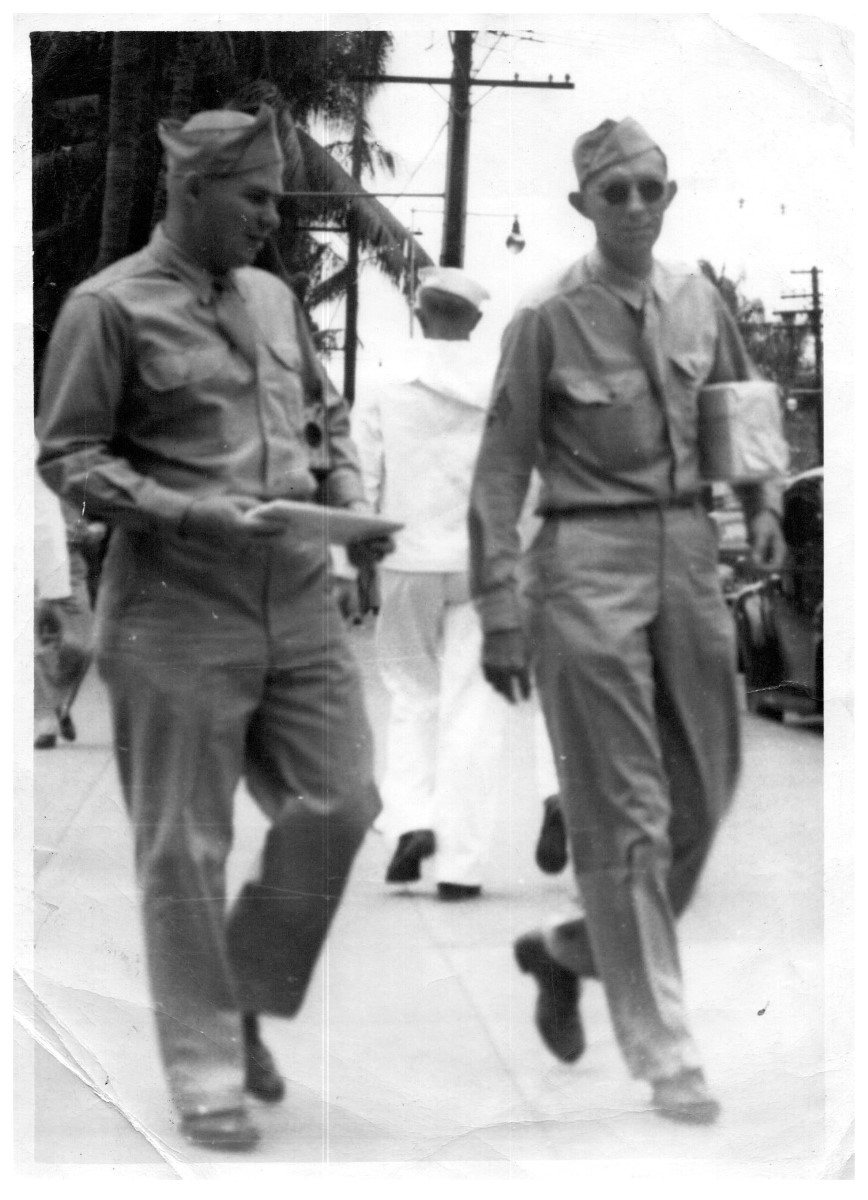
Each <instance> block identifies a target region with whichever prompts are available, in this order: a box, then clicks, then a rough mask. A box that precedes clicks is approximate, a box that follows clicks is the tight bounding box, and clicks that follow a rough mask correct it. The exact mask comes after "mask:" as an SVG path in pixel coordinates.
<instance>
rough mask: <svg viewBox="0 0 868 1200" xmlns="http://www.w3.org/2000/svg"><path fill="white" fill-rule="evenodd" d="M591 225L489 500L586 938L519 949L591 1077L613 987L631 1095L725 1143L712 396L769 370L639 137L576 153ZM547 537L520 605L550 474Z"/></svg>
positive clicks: (479, 587)
mask: <svg viewBox="0 0 868 1200" xmlns="http://www.w3.org/2000/svg"><path fill="white" fill-rule="evenodd" d="M573 157H574V164H575V168H576V172H577V175H578V181H579V191H578V192H575V193H572V194H571V196H570V202H571V204H572V205H573V207H574V208H575V209H576V210H577V211H578V212H580V213H581V214H582V215H583V216H585V217H586V218H587V219H588V220H590V221H591V222H592V223H593V225H594V227H595V230H596V234H597V244H596V247H595V248H594V250H593V251H592V252H591V253H590V254H589V255H588V256H587V257H586V258H584V259H582V260H580V261H579V262H577V263H575V264H574V265H573V266H571V267H570V268H568V270H567V271H566V272H564V274H563V275H562V276H561V277H560V278H559V279H558V280H557V281H556V282H555V283H554V284H553V285H552V286H551V287H550V288H549V289H547V290H546V291H545V292H544V293H543V294H540V295H539V296H537V297H536V298H535V299H533V300H532V301H530V302H528V303H526V304H524V305H522V306H521V307H520V309H519V311H518V312H517V313H516V315H515V317H514V318H513V320H512V322H511V324H510V325H509V327H508V328H507V330H506V333H505V335H504V339H503V345H502V353H501V361H500V366H499V369H498V373H497V377H496V380H495V385H494V396H493V401H492V413H491V417H490V421H489V424H488V427H487V429H486V433H485V435H484V438H483V443H482V447H481V451H480V455H479V459H478V462H477V467H476V474H475V479H474V484H473V489H472V495H471V506H470V529H471V555H472V588H473V593H474V596H475V598H476V602H477V606H478V609H479V612H480V616H481V619H482V624H483V629H484V631H485V637H484V646H483V666H484V670H485V672H486V675H487V678H488V679H489V682H490V683H491V684H492V685H493V686H494V687H495V688H496V689H497V690H499V691H501V692H502V693H503V694H504V695H506V696H507V697H510V696H512V694H513V689H514V688H515V687H516V686H517V687H518V688H519V689H520V690H521V691H523V692H524V693H525V694H526V693H527V691H528V688H529V671H530V668H531V667H532V669H533V672H534V675H535V678H536V680H537V683H538V686H539V691H540V696H541V700H542V705H543V709H544V711H545V715H546V722H547V725H548V729H549V734H550V736H551V740H552V744H553V747H554V750H555V758H556V761H557V763H558V764H559V776H560V795H561V803H562V806H563V810H564V815H565V819H566V824H567V829H568V834H569V840H570V851H571V857H572V860H573V863H574V867H575V871H576V877H577V881H578V885H579V892H580V895H581V898H582V903H583V905H584V909H585V914H584V916H583V917H582V918H577V919H576V920H574V921H571V922H566V923H564V924H561V925H557V926H554V927H552V928H549V929H546V930H541V931H538V932H535V933H531V934H528V935H525V936H524V937H523V938H520V939H519V941H518V942H517V944H516V955H517V958H518V962H519V965H520V966H521V968H522V969H523V970H524V971H527V972H529V973H530V974H532V975H533V976H534V977H535V978H536V980H537V982H538V984H539V988H540V991H539V997H538V1001H537V1013H536V1016H537V1024H538V1027H539V1030H540V1033H541V1034H542V1036H543V1038H544V1040H545V1041H546V1043H547V1045H548V1046H549V1048H550V1049H551V1050H552V1051H553V1052H554V1053H555V1054H557V1055H558V1056H559V1057H561V1058H563V1059H565V1060H568V1061H574V1060H575V1059H576V1058H578V1057H579V1055H580V1054H581V1053H582V1050H583V1048H584V1032H583V1029H582V1025H581V1021H580V1018H579V1013H578V1000H579V996H580V987H581V980H582V979H583V978H588V977H599V978H600V979H601V980H602V982H603V986H604V988H605V990H606V996H607V1000H608V1003H609V1008H610V1012H611V1016H612V1020H613V1024H614V1027H615V1033H616V1036H617V1038H618V1042H619V1044H620V1046H621V1050H622V1052H623V1054H624V1057H625V1059H626V1061H627V1064H628V1066H629V1069H630V1071H631V1073H632V1074H633V1075H634V1076H636V1077H637V1078H641V1079H647V1080H648V1081H649V1082H650V1083H651V1085H652V1090H653V1102H654V1104H655V1107H656V1108H657V1110H658V1111H659V1112H660V1113H661V1114H662V1115H664V1116H666V1117H670V1118H673V1119H676V1120H684V1121H694V1122H708V1121H712V1120H714V1119H715V1117H716V1116H717V1113H718V1110H719V1105H718V1103H717V1101H716V1100H715V1099H714V1098H713V1097H712V1095H711V1094H710V1092H709V1090H708V1087H707V1084H706V1082H705V1079H704V1076H703V1072H702V1069H701V1062H700V1056H699V1051H698V1048H697V1046H696V1045H695V1043H694V1040H693V1038H692V1035H691V1032H690V1029H689V1025H688V1021H687V1016H686V1013H685V1008H684V1002H683V997H682V981H681V971H680V966H679V960H678V948H677V943H676V937H675V917H676V916H677V915H678V914H680V913H681V912H682V911H683V910H684V908H685V906H686V905H687V903H688V902H689V900H690V897H691V895H692V894H693V891H694V888H695V887H696V883H697V880H698V878H699V874H700V871H701V868H702V865H703V862H704V861H705V858H706V856H707V854H708V851H709V848H710V846H711V842H712V839H713V836H714V832H715V829H716V827H717V825H718V823H719V821H720V819H721V817H722V816H723V814H724V813H725V811H726V808H727V806H728V805H729V803H730V800H731V797H732V794H733V789H734V785H735V782H736V777H737V774H738V770H739V756H740V746H739V716H738V708H737V693H736V679H735V649H734V644H733V630H732V625H731V619H730V616H729V614H728V612H727V609H726V607H725V604H724V602H723V598H722V595H721V591H720V586H719V583H718V577H717V561H716V547H715V538H714V534H713V530H712V527H711V522H710V520H709V518H708V515H707V513H706V511H705V509H704V507H703V505H702V503H701V502H700V489H701V480H700V477H699V469H698V450H697V395H698V392H699V390H700V388H702V386H703V385H704V384H707V383H713V382H725V381H733V380H744V379H748V378H750V377H751V376H752V375H753V373H754V368H753V366H752V364H751V362H750V360H749V359H748V356H747V354H746V352H745V349H744V346H743V344H742V341H741V338H740V337H739V334H738V330H737V329H736V327H735V324H734V323H733V321H732V318H731V317H730V315H729V313H728V311H727V310H726V308H725V307H724V305H723V303H722V302H721V300H720V297H719V295H718V294H717V292H716V291H715V289H714V288H713V287H712V286H711V285H710V284H709V283H708V282H707V280H705V279H704V278H702V277H701V275H700V274H699V273H698V272H691V271H685V270H677V269H670V268H668V267H665V266H663V265H662V264H661V263H659V262H657V261H655V259H654V258H653V254H652V251H653V247H654V244H655V242H656V240H657V238H658V236H659V234H660V230H661V228H662V224H663V217H664V214H665V212H666V210H667V208H668V207H669V205H670V203H671V202H672V200H673V198H674V196H675V192H676V185H675V183H674V182H673V181H672V180H670V179H669V177H668V169H667V162H666V157H665V155H664V154H663V152H662V150H661V149H660V148H659V146H657V144H656V143H655V142H654V141H653V140H652V139H651V138H650V137H649V136H648V134H647V133H646V132H645V131H644V130H643V129H642V127H641V126H640V125H639V124H638V123H637V122H636V121H634V120H632V119H630V118H627V119H625V120H623V121H620V122H615V121H611V120H607V121H604V122H603V123H602V124H601V125H600V126H598V128H596V129H594V130H593V131H591V132H590V133H588V134H585V135H584V136H582V137H580V138H579V139H578V141H577V142H576V145H575V148H574V155H573ZM534 467H535V468H536V469H537V470H538V471H539V473H540V475H541V477H542V493H541V500H540V506H539V511H540V513H541V515H542V516H543V518H544V522H543V526H542V529H541V531H540V533H539V534H538V536H537V538H536V540H535V542H534V544H533V546H532V548H531V550H530V552H529V554H528V557H527V561H526V564H525V565H526V567H527V571H528V575H529V579H530V582H529V584H528V586H527V596H526V600H527V613H526V614H525V613H524V611H523V607H522V605H521V604H520V598H519V594H518V587H517V582H516V567H517V559H518V544H519V543H518V537H517V534H516V520H517V517H518V514H519V512H520V509H521V505H522V501H523V500H524V496H525V492H526V490H527V485H528V480H529V477H530V474H531V470H532V469H533V468H534ZM741 500H742V503H743V506H744V509H745V514H746V518H747V520H748V525H749V529H750V535H751V540H752V545H753V553H754V556H755V558H756V560H757V562H759V563H762V564H764V565H765V566H767V567H770V568H775V567H777V566H779V565H780V563H781V562H782V559H783V553H784V542H783V537H782V534H781V531H780V526H779V518H778V512H779V506H780V489H779V487H778V486H777V485H772V484H769V485H752V486H749V487H744V488H742V489H741Z"/></svg>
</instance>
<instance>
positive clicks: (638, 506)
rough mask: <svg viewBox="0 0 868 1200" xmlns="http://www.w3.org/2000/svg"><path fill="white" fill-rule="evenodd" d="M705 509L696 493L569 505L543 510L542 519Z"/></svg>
mask: <svg viewBox="0 0 868 1200" xmlns="http://www.w3.org/2000/svg"><path fill="white" fill-rule="evenodd" d="M698 505H701V506H702V507H703V508H705V505H704V503H703V500H702V497H701V496H700V495H699V494H698V493H694V494H693V495H690V496H667V497H661V498H660V499H659V500H633V501H630V502H629V503H627V504H571V505H570V506H569V507H568V508H545V509H543V510H542V511H541V514H540V515H541V516H543V517H547V518H550V517H597V516H599V517H610V516H613V515H617V514H618V513H624V514H625V515H626V514H627V513H633V512H649V511H653V510H658V511H659V510H663V509H667V508H696V507H697V506H698Z"/></svg>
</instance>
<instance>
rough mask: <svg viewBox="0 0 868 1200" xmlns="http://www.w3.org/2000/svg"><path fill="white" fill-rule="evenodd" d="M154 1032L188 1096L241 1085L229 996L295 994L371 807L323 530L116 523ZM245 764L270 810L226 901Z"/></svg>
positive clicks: (121, 717) (116, 663)
mask: <svg viewBox="0 0 868 1200" xmlns="http://www.w3.org/2000/svg"><path fill="white" fill-rule="evenodd" d="M98 664H99V668H100V672H101V674H102V675H103V677H104V679H105V680H106V683H107V685H108V688H109V693H110V697H111V704H112V710H113V720H114V735H115V746H116V755H117V761H118V767H119V771H120V777H121V783H122V786H123V792H124V798H125V800H126V804H127V808H128V810H129V813H130V817H131V820H132V824H133V828H134V831H135V854H136V867H137V874H138V879H139V883H140V887H141V892H142V901H143V913H144V930H145V942H146V948H147V957H148V968H149V974H150V982H151V990H152V995H153V1000H154V1009H155V1015H156V1022H157V1032H158V1037H159V1043H160V1050H161V1054H162V1058H163V1062H164V1066H165V1069H166V1073H167V1077H168V1081H169V1086H170V1090H171V1093H172V1096H173V1099H174V1100H175V1103H176V1104H177V1106H178V1108H179V1109H180V1111H181V1112H182V1113H185V1114H188V1113H203V1112H208V1111H217V1110H220V1109H223V1108H228V1107H234V1106H236V1105H237V1104H239V1103H240V1102H241V1098H242V1094H243V1081H244V1054H243V1039H242V1031H241V1019H240V1015H239V1014H240V1013H241V1012H243V1011H256V1012H262V1013H271V1014H275V1015H279V1016H292V1015H293V1014H294V1013H295V1012H296V1011H297V1010H298V1008H299V1007H300V1005H301V1003H302V1001H303V999H304V995H305V991H306V988H307V985H308V983H309V981H310V978H311V975H312V973H313V970H314V968H315V965H316V962H317V959H318V956H319V953H320V950H321V949H322V946H323V943H324V941H325V937H326V934H327V931H328V927H329V923H330V921H331V919H332V917H333V916H334V913H335V910H336V908H337V906H338V903H339V901H340V898H341V895H342V892H343V889H344V885H345V883H346V880H347V876H348V874H349V871H350V867H351V865H352V862H353V858H354V856H355V854H356V851H357V850H358V848H359V846H360V844H361V841H362V839H363V837H364V835H365V832H366V830H367V828H368V826H369V825H370V823H371V822H372V821H373V819H374V818H375V816H376V815H377V812H378V811H379V798H378V795H377V791H376V788H375V786H374V783H373V756H372V739H371V732H370V729H369V726H368V722H367V718H366V716H365V711H364V702H363V695H362V688H361V681H360V678H359V675H358V672H357V669H356V666H355V663H354V661H353V659H352V656H351V653H350V650H349V647H348V646H347V644H346V642H345V638H344V633H343V628H342V622H341V619H340V616H339V614H338V612H337V607H336V605H335V603H334V601H333V599H332V598H331V597H330V596H329V595H328V592H327V580H326V562H325V554H324V549H323V548H319V549H317V548H313V549H306V550H300V549H293V547H292V545H291V544H290V543H289V542H288V540H287V539H282V540H281V541H280V542H279V544H277V545H276V546H273V545H272V546H269V547H268V548H261V547H248V546H243V545H242V546H239V547H237V548H234V549H232V550H231V551H227V552H224V553H215V552H214V551H213V550H210V549H209V548H207V547H204V546H202V545H200V544H197V543H195V542H193V541H189V540H184V541H182V540H180V539H178V538H174V537H171V536H167V537H164V538H159V539H158V538H156V537H150V536H148V535H145V534H133V533H125V532H123V531H117V532H116V533H115V534H114V535H113V537H112V542H111V545H110V547H109V552H108V558H107V561H106V565H105V568H104V573H103V579H102V584H101V589H100V605H99V608H98ZM242 779H243V780H244V781H245V782H246V784H247V786H248V788H249V790H250V792H251V794H252V795H253V796H254V798H255V799H256V801H257V803H258V804H259V805H260V807H261V808H262V810H263V811H264V813H265V814H266V815H267V817H268V818H269V819H270V821H271V828H270V831H269V833H268V836H267V839H266V842H265V846H264V849H263V854H262V860H261V864H260V870H259V873H258V876H257V878H255V879H253V880H251V881H250V882H249V883H247V884H246V886H245V887H244V888H243V889H242V892H241V894H240V896H239V897H238V899H237V901H236V902H235V904H234V906H233V907H232V909H231V911H230V912H229V913H228V914H227V896H226V882H225V863H226V858H227V855H228V853H229V850H230V847H231V844H232V822H233V803H234V797H235V792H236V789H237V786H238V784H239V782H240V781H241V780H242Z"/></svg>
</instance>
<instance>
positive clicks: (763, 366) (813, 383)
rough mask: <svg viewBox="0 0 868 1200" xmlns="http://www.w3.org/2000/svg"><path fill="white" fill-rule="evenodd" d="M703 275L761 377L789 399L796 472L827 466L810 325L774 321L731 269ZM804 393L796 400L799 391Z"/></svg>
mask: <svg viewBox="0 0 868 1200" xmlns="http://www.w3.org/2000/svg"><path fill="white" fill-rule="evenodd" d="M699 267H700V270H701V271H702V273H703V275H705V277H706V278H707V279H709V280H710V281H711V283H713V284H714V286H715V287H716V288H717V290H718V291H719V292H720V294H721V296H722V298H723V301H724V303H725V304H726V306H727V308H728V309H729V311H730V312H731V313H732V315H733V317H735V320H736V322H737V324H738V327H739V330H740V332H741V335H742V338H743V339H744V343H745V345H746V347H747V350H748V353H749V354H750V356H751V358H752V359H753V361H754V362H755V363H756V365H757V367H758V368H759V371H760V373H761V374H762V375H763V376H764V378H766V379H770V380H772V381H773V382H775V383H777V384H778V385H779V386H780V388H781V390H782V393H783V394H784V395H785V396H787V397H788V400H787V403H786V405H785V407H784V412H783V423H784V434H785V436H786V439H787V442H788V444H789V447H790V469H791V470H792V471H794V472H795V471H803V470H806V469H807V468H808V467H813V466H816V465H817V463H819V462H820V461H821V455H820V449H819V437H818V423H819V421H821V420H822V392H821V389H822V383H823V381H822V379H817V376H816V373H815V369H814V366H813V363H812V362H809V361H806V351H807V350H808V348H809V347H811V346H812V342H813V334H812V330H811V327H810V325H808V324H806V323H804V322H803V323H796V322H795V321H792V322H790V323H786V322H783V321H769V320H768V319H767V318H766V312H765V306H764V305H763V303H762V301H761V300H751V299H749V298H748V297H746V296H745V295H744V294H743V292H742V290H741V288H742V280H741V279H739V280H732V279H730V278H729V277H728V276H727V275H726V273H725V269H724V268H721V270H720V271H715V269H714V267H712V265H711V264H710V263H708V262H705V261H701V262H700V264H699ZM794 389H795V390H796V391H797V392H801V393H802V394H801V395H799V396H798V397H796V396H793V395H792V394H791V393H792V391H793V390H794Z"/></svg>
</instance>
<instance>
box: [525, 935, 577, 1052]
mask: <svg viewBox="0 0 868 1200" xmlns="http://www.w3.org/2000/svg"><path fill="white" fill-rule="evenodd" d="M515 960H516V962H517V963H518V965H519V967H520V968H521V970H522V971H524V972H525V974H526V975H533V977H534V979H535V980H536V982H537V985H538V987H539V995H538V996H537V1000H536V1010H535V1013H534V1020H535V1021H536V1027H537V1029H538V1030H539V1034H540V1037H541V1038H542V1040H543V1041H544V1042H545V1044H546V1046H548V1048H549V1050H551V1052H552V1054H554V1056H555V1058H559V1059H560V1060H561V1062H568V1063H571V1062H576V1060H577V1059H579V1058H581V1056H582V1054H583V1053H584V1050H585V1031H584V1029H583V1028H582V1019H581V1017H580V1015H579V996H580V995H581V990H582V989H581V983H580V981H579V977H578V975H574V974H573V973H572V971H568V970H567V969H566V967H562V966H561V965H560V963H558V962H555V960H554V959H553V958H552V956H551V955H550V954H549V952H548V950H547V949H546V945H545V941H544V940H543V936H542V934H541V933H526V934H525V935H524V936H523V937H520V938H519V939H518V941H517V942H516V943H515Z"/></svg>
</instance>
